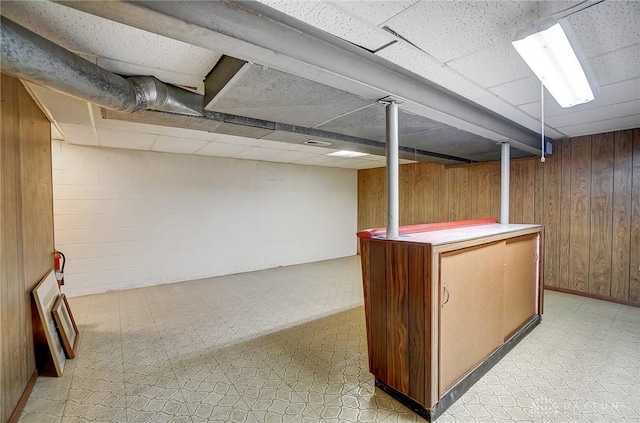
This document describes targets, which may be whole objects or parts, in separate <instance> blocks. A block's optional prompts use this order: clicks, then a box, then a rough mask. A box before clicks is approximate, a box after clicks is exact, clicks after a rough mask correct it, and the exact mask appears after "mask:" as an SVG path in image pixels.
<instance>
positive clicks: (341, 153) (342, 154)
mask: <svg viewBox="0 0 640 423" xmlns="http://www.w3.org/2000/svg"><path fill="white" fill-rule="evenodd" d="M368 155H369V154H368V153H360V152H359V151H349V150H340V151H334V152H333V153H329V154H327V156H336V157H347V158H350V159H352V158H354V157H362V156H368Z"/></svg>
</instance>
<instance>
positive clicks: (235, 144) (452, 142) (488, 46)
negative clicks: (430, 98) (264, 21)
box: [1, 0, 640, 169]
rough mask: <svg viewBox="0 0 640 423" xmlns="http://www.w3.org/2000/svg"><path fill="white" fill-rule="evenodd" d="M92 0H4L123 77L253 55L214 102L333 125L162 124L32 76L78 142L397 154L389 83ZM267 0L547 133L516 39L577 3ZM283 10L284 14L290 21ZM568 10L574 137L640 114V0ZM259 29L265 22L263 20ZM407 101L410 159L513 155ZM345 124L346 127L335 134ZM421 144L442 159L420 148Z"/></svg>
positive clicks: (550, 121) (27, 22)
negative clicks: (390, 138) (383, 98)
mask: <svg viewBox="0 0 640 423" xmlns="http://www.w3.org/2000/svg"><path fill="white" fill-rule="evenodd" d="M92 3H93V4H89V3H84V2H70V3H69V5H70V6H71V7H68V6H66V5H62V4H57V3H52V2H39V1H34V2H4V1H3V2H2V10H1V12H2V14H3V15H4V16H6V17H8V18H9V19H12V20H14V21H15V22H17V23H19V24H20V25H23V26H25V27H27V28H28V29H30V30H32V31H34V32H36V33H39V34H40V35H43V36H45V37H46V38H48V39H50V40H52V41H54V42H56V43H57V44H60V45H62V46H63V47H65V48H67V49H69V50H71V51H74V52H76V53H77V54H79V55H81V56H82V57H84V58H86V59H87V60H90V61H91V62H93V63H96V64H98V65H99V66H101V67H104V68H105V69H108V70H110V71H113V72H116V73H119V74H123V75H154V76H156V77H157V78H158V79H160V80H162V81H164V82H167V83H170V84H174V85H178V86H181V87H185V88H186V89H189V90H192V91H194V92H197V93H200V94H205V85H204V83H203V81H204V80H205V79H206V77H207V75H209V73H210V72H211V70H212V69H214V67H215V65H216V64H217V63H218V62H219V61H220V59H221V57H223V56H224V55H227V56H231V57H238V58H240V59H243V60H248V63H247V66H246V68H245V69H244V71H243V72H242V73H241V74H239V75H238V77H237V78H234V79H233V80H232V81H231V82H230V83H229V84H228V86H226V87H225V90H224V94H223V95H220V96H218V97H216V98H215V99H214V101H213V102H212V103H210V104H208V105H207V109H208V110H211V111H213V112H221V113H226V114H230V115H238V116H245V117H248V118H253V119H260V120H265V121H270V122H279V123H283V124H288V125H295V126H300V127H304V128H308V129H310V130H317V131H319V132H318V133H319V134H325V135H327V134H328V135H327V136H326V137H321V136H317V137H314V136H311V135H309V133H310V132H307V133H302V134H301V133H292V132H288V131H282V130H278V129H277V128H276V129H270V130H264V129H261V128H255V127H240V126H239V125H234V124H230V123H227V122H213V123H212V122H208V123H206V122H205V123H203V122H197V125H199V126H195V127H194V126H188V125H186V126H185V125H174V124H173V123H171V122H170V120H166V121H163V122H160V124H158V123H159V122H158V120H157V118H156V119H155V120H153V119H152V120H144V119H142V118H140V119H139V120H138V121H136V119H135V117H134V116H132V115H129V116H126V117H114V115H113V112H112V113H111V114H110V115H109V114H105V113H104V112H103V111H101V110H100V109H98V108H97V107H95V106H93V105H90V104H88V103H86V102H83V101H80V100H77V99H74V98H71V97H68V96H66V95H63V94H59V93H56V92H53V91H51V90H48V89H46V88H42V87H38V86H35V85H32V84H28V86H29V88H30V89H31V90H32V92H33V94H34V96H35V97H36V98H37V100H38V101H39V102H40V104H41V105H42V106H43V108H44V109H45V110H46V111H47V113H48V114H49V116H50V118H51V119H53V121H54V124H55V126H56V128H57V129H58V130H59V132H60V133H59V134H58V135H57V136H60V137H63V138H64V139H65V140H67V141H68V142H70V143H72V144H83V145H98V146H103V147H111V148H132V149H139V150H150V151H162V152H172V153H180V154H200V155H210V156H220V157H234V158H238V159H250V160H266V161H278V162H284V163H298V164H307V165H321V166H335V167H348V168H356V169H362V168H367V167H376V166H382V165H384V160H383V159H382V158H381V157H380V156H381V155H383V154H384V140H385V116H384V106H383V105H382V104H380V103H379V102H378V101H377V100H378V99H379V90H378V88H379V87H375V88H376V89H373V88H371V87H368V86H366V84H363V83H362V81H357V80H355V79H353V80H352V81H350V80H349V78H335V77H334V76H335V75H333V74H332V72H331V67H330V66H329V64H328V63H327V66H326V67H318V66H306V67H305V66H298V65H297V64H295V61H291V60H290V59H291V58H289V57H286V56H285V55H283V54H282V53H278V52H273V51H272V52H268V51H267V52H266V53H265V50H264V49H262V50H260V49H259V48H257V47H256V48H254V46H252V45H251V44H248V43H247V42H246V41H244V40H238V39H230V38H229V37H228V36H224V35H223V36H221V37H222V38H215V40H216V41H218V40H220V39H224V40H226V41H227V42H225V43H219V42H216V44H215V47H216V48H212V47H211V43H210V42H208V41H206V40H205V39H206V38H207V37H210V34H208V33H205V32H204V31H203V32H202V34H200V33H198V31H197V30H193V31H192V32H191V33H184V31H183V32H182V33H178V32H179V29H180V28H176V27H172V26H170V25H163V24H164V23H168V22H170V19H169V20H167V19H168V18H167V17H166V16H164V15H162V14H161V13H159V12H157V11H150V10H146V9H145V8H146V6H145V5H144V2H143V3H142V6H143V7H142V9H140V8H137V9H135V11H136V13H138V12H139V15H135V16H134V15H133V14H132V13H128V12H129V10H128V9H127V7H134V6H135V7H138V6H137V5H133V6H132V5H131V4H128V5H124V4H118V5H117V6H115V7H114V6H113V4H105V5H101V4H100V3H101V2H92ZM198 3H199V2H194V3H191V4H190V5H187V4H186V3H182V4H184V7H185V8H189V7H193V8H197V7H201V6H200V5H199V4H198ZM262 3H264V4H266V5H267V6H269V7H270V8H273V9H275V10H276V11H279V12H282V13H284V14H285V15H286V19H294V20H299V21H302V22H304V23H305V24H307V27H308V28H314V29H316V30H321V31H324V32H325V33H328V34H331V36H335V37H338V38H340V39H341V40H346V41H348V42H349V43H352V44H353V45H356V46H358V48H360V49H362V50H363V51H365V54H368V55H375V56H376V57H377V58H378V59H376V60H379V59H384V60H386V61H387V62H385V63H389V66H399V67H400V68H402V69H404V71H406V72H409V74H410V75H414V76H415V77H416V81H421V80H423V79H424V80H425V81H429V83H433V84H437V85H438V86H441V87H443V88H444V89H446V90H449V91H450V92H452V93H453V95H454V96H459V97H460V98H462V99H464V100H465V101H467V102H473V103H475V104H477V105H479V106H481V107H482V108H485V109H489V110H490V111H493V112H495V113H497V114H499V115H501V116H503V117H504V118H506V119H508V120H509V121H512V122H515V123H517V124H518V125H520V126H522V127H524V128H526V129H527V130H530V131H532V133H533V132H534V131H535V132H537V133H539V132H540V116H541V108H540V86H539V82H538V80H537V79H536V78H535V77H534V76H533V74H532V72H531V71H530V70H529V68H528V67H527V66H526V64H524V62H523V61H522V60H521V59H520V57H519V56H518V55H517V53H516V52H515V50H514V49H513V48H512V47H511V44H510V41H511V39H512V38H513V36H514V35H515V33H516V32H517V31H518V30H519V29H522V28H523V27H524V26H525V25H526V24H527V23H529V22H532V21H533V20H535V19H538V18H540V17H543V16H547V15H549V14H551V13H554V12H557V11H559V10H563V9H565V8H567V7H569V6H571V5H574V4H576V3H577V2H566V1H565V2H559V1H549V2H527V1H503V2H477V1H474V2H449V1H444V2H439V1H417V2H414V1H393V2H368V1H363V2H352V1H345V2H292V1H263V2H262ZM149 4H151V3H149ZM125 6H126V7H125ZM240 7H242V8H249V9H251V8H254V9H255V8H259V7H258V6H257V5H256V4H255V3H253V2H242V3H240ZM262 7H264V6H262ZM78 9H84V10H90V11H92V13H96V14H97V15H101V16H96V15H94V14H90V13H86V12H84V11H81V10H78ZM276 11H274V13H275V15H272V16H275V17H278V19H280V15H279V14H278V12H276ZM127 15H129V16H127ZM285 15H282V16H285ZM103 16H108V17H110V18H111V19H113V20H110V19H106V18H105V17H103ZM568 21H569V23H570V25H571V28H572V29H573V32H574V33H575V38H576V39H577V40H578V41H579V43H580V46H581V48H582V50H583V52H584V58H585V59H586V63H587V64H588V68H589V71H588V73H589V74H590V76H591V81H592V83H593V85H594V91H595V95H596V100H594V101H593V102H591V103H587V104H584V105H581V106H576V107H574V108H571V109H562V108H560V107H559V106H558V105H557V103H556V102H555V100H553V99H552V98H551V97H549V96H548V95H547V96H546V97H545V120H546V124H547V125H546V128H545V132H546V135H547V136H549V137H551V138H554V139H560V138H563V137H566V136H575V135H582V134H590V133H598V132H605V131H611V130H619V129H626V128H630V127H638V126H640V30H639V29H638V22H640V3H637V2H633V1H630V2H619V1H611V0H607V1H605V2H603V3H600V4H598V5H596V6H593V7H591V8H589V9H587V10H585V11H583V12H580V13H577V14H575V15H572V16H570V17H569V18H568ZM121 22H124V23H121ZM287 22H291V21H287ZM241 24H242V22H238V25H241ZM307 27H304V28H307ZM245 29H246V31H247V32H248V33H250V32H251V28H245ZM389 29H391V30H392V31H393V32H395V33H396V35H394V34H393V33H392V32H391V31H389ZM309 32H312V31H311V30H309ZM207 34H208V35H207ZM214 35H215V34H214ZM397 35H400V36H401V38H400V37H398V36H397ZM224 37H227V38H224ZM248 38H249V37H248ZM200 39H202V40H205V41H206V42H205V41H202V42H200ZM203 46H205V47H203ZM376 50H377V52H375V53H374V51H376ZM278 54H281V56H278ZM291 63H294V64H293V65H291ZM385 66H386V65H385ZM381 84H382V85H384V81H383V82H382V83H381ZM400 110H401V114H400V128H399V129H400V144H401V146H403V147H404V148H405V151H404V153H403V156H402V157H403V158H404V160H403V161H404V162H407V161H409V159H415V160H419V161H433V162H438V163H445V164H448V163H456V160H455V158H460V159H461V160H465V161H469V160H479V161H485V160H495V159H498V158H499V155H500V153H499V151H500V149H499V146H498V145H497V144H496V141H498V140H499V139H498V138H500V137H499V136H496V135H495V134H494V133H491V132H489V131H485V130H484V129H483V128H481V127H479V126H478V125H477V124H476V123H474V122H461V121H460V119H452V118H450V117H448V116H445V115H444V114H442V113H439V112H438V111H437V107H436V108H433V109H430V108H428V107H427V108H414V109H411V107H410V105H409V103H407V104H406V105H405V107H403V105H401V107H400ZM149 113H151V112H149ZM105 116H106V117H108V118H105ZM141 116H143V115H141ZM144 122H147V123H144ZM167 122H168V123H167ZM167 125H169V126H167ZM172 126H182V127H172ZM188 127H192V128H196V129H187V128H188ZM320 131H321V132H320ZM331 134H337V135H339V136H340V137H338V138H336V139H332V138H331ZM313 138H319V139H321V140H323V141H327V142H331V143H332V145H330V146H329V147H328V148H322V147H316V146H309V145H306V144H304V143H305V142H306V141H308V140H310V139H313ZM340 140H342V141H340ZM344 140H347V141H346V143H345V142H344ZM349 140H356V141H357V140H364V141H367V142H369V141H370V143H369V144H367V143H365V144H362V143H361V144H357V143H356V144H353V146H352V147H353V148H351V149H353V150H359V151H366V152H370V153H373V155H370V156H365V157H362V158H357V159H344V158H337V157H332V156H326V154H327V153H329V152H332V151H336V150H337V149H343V148H344V146H345V145H347V146H349V143H348V141H349ZM411 149H414V151H416V152H431V153H435V156H437V157H434V156H433V155H432V156H429V155H419V154H417V153H415V154H414V155H413V156H412V155H411V154H410V151H411ZM528 155H531V152H530V151H522V150H517V149H513V152H512V156H514V157H524V156H528ZM447 156H451V157H452V158H453V159H454V160H451V159H447V158H446V157H447ZM443 157H445V158H443Z"/></svg>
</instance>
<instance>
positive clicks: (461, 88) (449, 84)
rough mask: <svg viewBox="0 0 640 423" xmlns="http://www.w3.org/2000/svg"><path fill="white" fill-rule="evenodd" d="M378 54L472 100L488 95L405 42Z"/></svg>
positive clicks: (452, 70) (447, 67)
mask: <svg viewBox="0 0 640 423" xmlns="http://www.w3.org/2000/svg"><path fill="white" fill-rule="evenodd" d="M376 54H377V55H378V56H380V57H382V58H383V59H386V60H388V61H390V62H392V63H395V64H396V65H399V66H402V67H403V68H405V69H408V70H410V71H411V72H413V73H415V74H417V75H420V76H421V77H423V78H426V79H428V80H429V81H431V82H434V83H436V84H438V85H441V86H443V87H445V88H447V89H449V90H451V91H453V92H455V93H457V94H459V95H461V96H463V97H466V98H468V99H470V100H473V99H475V98H478V97H482V96H484V95H486V94H487V93H486V91H485V90H483V89H482V88H481V87H479V86H478V85H477V84H474V83H473V82H471V81H469V80H468V79H466V78H465V77H463V76H462V75H460V74H459V73H458V72H457V71H456V70H454V69H452V68H450V67H449V66H447V65H443V64H442V63H440V62H438V61H437V60H435V59H434V58H433V57H431V56H429V55H428V54H426V53H424V52H422V51H420V50H418V49H417V48H415V47H413V46H411V45H408V44H406V43H404V42H399V43H396V44H393V45H391V46H389V47H387V48H385V49H383V50H380V51H379V52H378V53H376Z"/></svg>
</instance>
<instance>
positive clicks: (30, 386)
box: [7, 369, 38, 423]
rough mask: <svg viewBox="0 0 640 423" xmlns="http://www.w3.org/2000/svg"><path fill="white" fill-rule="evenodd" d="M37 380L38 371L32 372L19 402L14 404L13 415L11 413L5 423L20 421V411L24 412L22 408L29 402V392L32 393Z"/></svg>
mask: <svg viewBox="0 0 640 423" xmlns="http://www.w3.org/2000/svg"><path fill="white" fill-rule="evenodd" d="M37 379H38V369H35V370H34V371H33V374H32V375H31V378H30V379H29V382H28V383H27V387H26V388H24V392H23V393H22V395H21V396H20V400H19V401H18V404H16V408H14V409H13V413H11V417H9V421H8V422H7V423H17V422H18V420H19V419H20V415H21V414H22V410H24V406H25V405H27V401H28V400H29V395H31V391H33V387H34V385H35V384H36V380H37Z"/></svg>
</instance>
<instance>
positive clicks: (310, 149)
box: [296, 144, 338, 154]
mask: <svg viewBox="0 0 640 423" xmlns="http://www.w3.org/2000/svg"><path fill="white" fill-rule="evenodd" d="M296 151H302V152H305V153H313V154H329V153H333V152H336V151H338V150H336V149H335V148H326V147H316V146H314V145H306V144H300V145H299V146H298V148H296Z"/></svg>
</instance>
